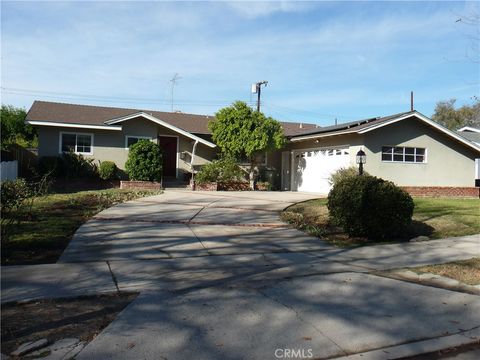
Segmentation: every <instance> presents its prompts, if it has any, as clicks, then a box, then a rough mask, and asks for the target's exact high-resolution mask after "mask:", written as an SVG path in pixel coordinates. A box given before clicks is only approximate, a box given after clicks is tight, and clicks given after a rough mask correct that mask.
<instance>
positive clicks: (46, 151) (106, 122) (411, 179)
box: [26, 101, 480, 193]
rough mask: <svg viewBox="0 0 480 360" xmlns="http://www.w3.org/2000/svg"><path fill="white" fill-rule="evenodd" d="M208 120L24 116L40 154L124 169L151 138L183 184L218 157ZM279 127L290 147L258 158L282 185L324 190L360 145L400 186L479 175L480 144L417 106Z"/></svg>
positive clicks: (47, 112) (125, 114)
mask: <svg viewBox="0 0 480 360" xmlns="http://www.w3.org/2000/svg"><path fill="white" fill-rule="evenodd" d="M211 120H214V117H212V116H203V115H192V114H185V113H178V112H174V113H170V112H159V111H142V110H135V109H123V108H111V107H99V106H86V105H74V104H63V103H53V102H43V101H35V102H34V104H33V105H32V107H31V109H30V110H29V112H28V114H27V118H26V121H27V122H28V123H29V124H31V125H33V126H35V127H37V129H38V135H39V149H38V154H39V156H40V157H42V156H56V155H58V154H61V153H62V152H64V151H74V152H76V153H79V154H82V155H84V156H86V157H92V158H94V159H97V160H100V161H105V160H111V161H114V162H115V163H116V164H117V166H118V167H119V168H120V169H122V168H124V164H125V161H126V160H127V156H128V147H129V146H130V145H131V144H133V143H134V142H136V141H138V140H139V139H150V140H152V141H155V142H158V143H159V144H160V146H161V147H162V149H163V151H164V176H165V179H167V180H174V179H176V180H178V181H183V180H185V179H186V174H188V173H190V171H191V166H194V167H200V166H201V165H203V164H206V163H207V162H209V161H211V160H212V159H214V158H215V157H216V156H217V153H218V149H217V148H216V145H215V144H214V143H213V142H212V139H211V134H210V133H209V131H208V126H207V124H208V122H209V121H211ZM282 126H283V130H284V133H285V136H286V137H287V139H288V140H289V141H288V143H287V145H286V146H285V148H284V149H281V150H279V151H276V152H272V153H268V154H264V155H262V160H261V162H262V165H263V166H264V167H266V168H268V169H270V170H273V171H276V172H277V174H278V177H277V179H278V184H277V186H278V187H279V188H280V189H282V190H292V191H307V192H319V193H327V192H328V191H329V189H330V184H329V182H328V178H329V176H330V174H331V173H332V172H334V171H336V170H337V169H339V168H341V167H348V166H350V165H354V166H356V154H357V152H358V151H359V150H360V149H362V150H363V151H364V152H365V153H366V156H367V162H366V164H365V171H367V172H368V173H370V174H372V175H375V176H379V177H382V178H384V179H387V180H391V181H393V182H395V183H396V184H398V185H400V186H403V187H410V188H419V187H422V188H426V187H428V188H432V187H447V188H473V187H474V185H475V178H476V177H477V176H478V174H477V173H476V172H475V171H477V172H478V163H479V161H480V160H479V159H480V145H478V144H476V143H474V142H472V141H471V140H469V139H467V138H466V137H464V136H462V135H461V134H460V133H458V132H453V131H450V130H448V129H446V128H445V127H443V126H441V125H439V124H437V123H436V122H434V121H432V120H431V119H429V118H428V117H426V116H424V115H422V114H421V113H419V112H417V111H409V112H405V113H400V114H395V115H391V116H386V117H377V118H371V119H365V120H359V121H354V122H349V123H345V124H339V125H335V126H328V127H320V126H318V125H315V124H299V123H289V122H282ZM476 163H477V170H476V169H475V164H476ZM478 177H480V176H478ZM473 190H475V189H473Z"/></svg>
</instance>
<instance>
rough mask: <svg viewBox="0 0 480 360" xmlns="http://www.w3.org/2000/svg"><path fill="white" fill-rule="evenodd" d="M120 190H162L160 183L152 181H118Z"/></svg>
mask: <svg viewBox="0 0 480 360" xmlns="http://www.w3.org/2000/svg"><path fill="white" fill-rule="evenodd" d="M120 189H137V190H162V183H159V182H154V181H120Z"/></svg>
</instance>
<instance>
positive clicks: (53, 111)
mask: <svg viewBox="0 0 480 360" xmlns="http://www.w3.org/2000/svg"><path fill="white" fill-rule="evenodd" d="M138 112H145V113H147V114H151V115H152V116H155V117H156V118H158V119H160V120H163V121H165V122H168V123H169V124H171V125H173V126H176V127H178V128H180V129H182V130H185V131H188V132H190V133H193V134H210V131H209V130H208V122H209V121H210V120H213V119H215V117H214V116H206V115H194V114H186V113H171V112H164V111H152V110H141V109H125V108H114V107H104V106H90V105H76V104H65V103H55V102H46V101H35V102H34V103H33V105H32V107H31V108H30V110H29V111H28V114H27V120H29V121H49V122H57V123H69V124H81V125H105V121H107V120H111V119H115V118H119V117H123V116H127V115H131V114H134V113H138ZM282 126H283V129H284V132H285V135H286V136H293V135H298V134H302V133H304V132H309V131H312V130H314V129H317V128H318V127H317V125H315V124H302V125H300V124H299V123H293V122H282ZM300 126H301V127H300Z"/></svg>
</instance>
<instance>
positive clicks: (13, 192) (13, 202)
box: [0, 179, 32, 216]
mask: <svg viewBox="0 0 480 360" xmlns="http://www.w3.org/2000/svg"><path fill="white" fill-rule="evenodd" d="M31 196H32V191H31V189H30V187H29V186H28V183H27V182H26V181H25V179H17V180H5V181H2V184H1V187H0V197H1V205H2V207H1V208H2V216H3V215H4V214H5V213H8V212H10V211H14V210H18V209H19V208H20V207H21V206H22V204H23V203H24V202H25V200H26V199H28V198H29V197H31Z"/></svg>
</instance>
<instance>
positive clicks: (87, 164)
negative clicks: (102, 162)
mask: <svg viewBox="0 0 480 360" xmlns="http://www.w3.org/2000/svg"><path fill="white" fill-rule="evenodd" d="M94 161H95V160H94V159H87V158H85V157H84V156H83V155H81V154H75V153H73V152H69V153H64V154H63V155H62V163H63V175H64V176H65V177H67V178H87V177H97V176H98V168H97V165H96V164H95V162H94Z"/></svg>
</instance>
